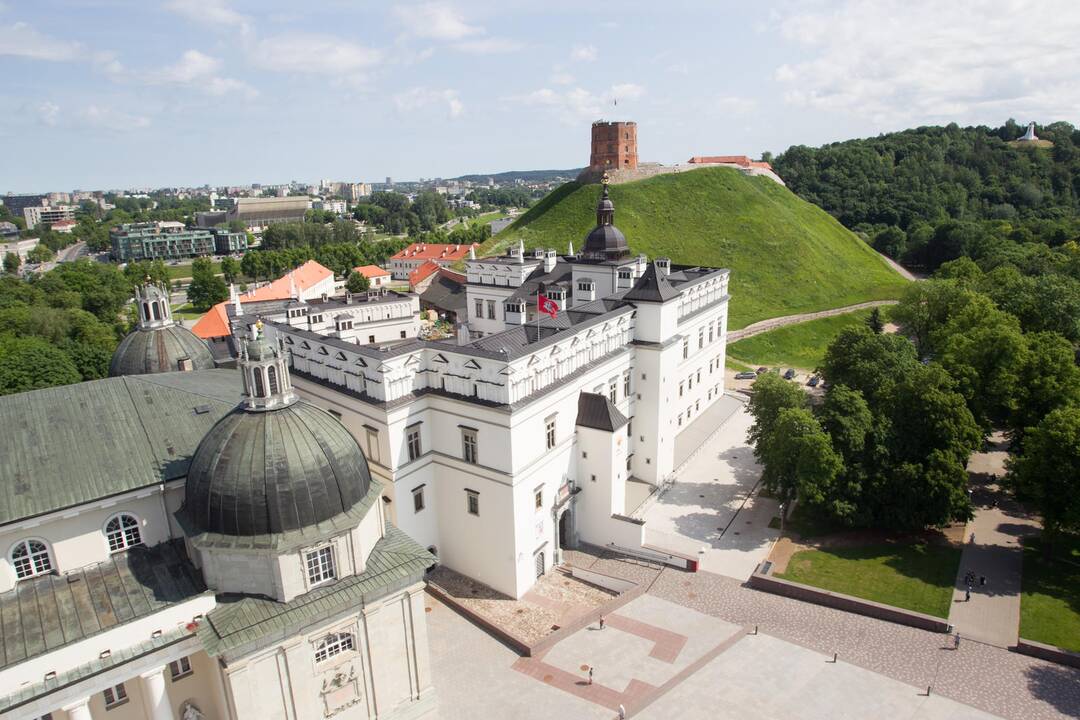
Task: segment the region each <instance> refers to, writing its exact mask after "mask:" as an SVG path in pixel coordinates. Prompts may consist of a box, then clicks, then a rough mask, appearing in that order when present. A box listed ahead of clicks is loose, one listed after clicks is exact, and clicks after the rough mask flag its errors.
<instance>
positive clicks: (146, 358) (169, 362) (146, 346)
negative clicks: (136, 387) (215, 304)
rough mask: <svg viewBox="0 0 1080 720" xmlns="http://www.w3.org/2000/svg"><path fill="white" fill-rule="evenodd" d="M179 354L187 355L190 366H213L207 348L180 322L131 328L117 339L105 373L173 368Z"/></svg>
mask: <svg viewBox="0 0 1080 720" xmlns="http://www.w3.org/2000/svg"><path fill="white" fill-rule="evenodd" d="M180 358H190V359H191V362H192V365H193V369H195V370H213V369H214V357H213V356H212V355H211V354H210V348H208V347H207V346H206V343H204V342H203V341H202V340H200V339H199V338H198V337H196V336H195V334H194V333H193V332H191V331H190V330H188V329H187V328H185V327H181V326H180V325H169V326H167V327H161V328H154V329H151V330H135V331H133V332H130V333H128V335H127V337H125V338H124V339H123V340H121V341H120V345H119V346H118V347H117V348H116V352H114V353H113V356H112V362H111V363H110V364H109V375H111V376H113V377H116V376H117V375H143V374H146V373H163V372H176V371H177V370H179V369H180V365H179V360H180Z"/></svg>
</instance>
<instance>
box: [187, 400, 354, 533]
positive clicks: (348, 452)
mask: <svg viewBox="0 0 1080 720" xmlns="http://www.w3.org/2000/svg"><path fill="white" fill-rule="evenodd" d="M370 486H371V473H370V471H369V470H368V464H367V460H366V459H365V458H364V454H363V453H362V452H361V451H360V446H359V445H357V443H356V440H355V439H354V438H353V436H352V435H351V434H349V431H348V430H346V429H345V426H343V425H342V424H341V423H340V422H338V420H337V419H335V418H334V417H333V416H332V415H330V414H329V413H327V412H326V411H324V410H321V409H319V408H317V407H315V406H313V405H310V404H308V403H306V402H295V403H293V404H291V405H288V406H286V407H282V408H278V409H275V410H270V411H268V412H247V411H245V410H244V409H243V408H237V409H236V410H234V411H233V412H232V413H230V414H229V415H226V416H225V417H223V418H222V419H221V420H220V421H219V422H218V423H217V424H216V425H215V426H214V427H213V428H212V429H211V430H210V432H209V433H207V434H206V437H204V438H203V440H202V442H201V443H200V444H199V447H198V449H197V450H196V451H195V456H194V457H193V458H192V460H191V465H190V467H189V468H188V477H187V484H186V487H185V502H184V512H185V514H186V515H187V517H188V518H189V520H190V521H191V522H192V523H193V524H194V525H195V526H196V527H197V528H198V529H199V530H200V531H205V532H213V533H222V534H224V535H234V536H236V535H239V536H249V535H266V534H271V533H283V532H287V531H290V530H298V529H301V528H305V527H309V526H312V525H315V524H317V523H320V522H323V521H324V520H328V519H330V518H332V517H334V516H335V515H339V514H341V513H343V512H346V511H348V510H350V509H351V508H352V507H353V505H355V504H356V503H358V502H360V501H361V500H362V499H363V498H364V496H365V495H367V492H368V488H369V487H370Z"/></svg>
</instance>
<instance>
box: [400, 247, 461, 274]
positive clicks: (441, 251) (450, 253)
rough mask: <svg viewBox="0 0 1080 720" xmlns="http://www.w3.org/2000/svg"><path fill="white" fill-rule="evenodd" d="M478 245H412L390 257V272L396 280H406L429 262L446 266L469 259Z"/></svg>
mask: <svg viewBox="0 0 1080 720" xmlns="http://www.w3.org/2000/svg"><path fill="white" fill-rule="evenodd" d="M477 247H479V244H477V243H473V244H471V245H460V244H450V243H413V244H411V245H409V247H407V248H405V249H404V250H402V251H401V252H399V253H397V254H396V255H393V256H391V257H390V272H391V273H392V274H393V276H394V278H395V279H397V280H408V279H409V275H410V274H412V272H413V271H414V270H416V269H417V268H418V267H420V266H421V265H423V264H424V263H425V262H428V261H429V260H430V261H431V262H434V263H436V264H438V265H442V266H446V265H450V264H451V263H454V262H457V261H459V260H464V259H465V258H467V257H469V252H470V251H471V250H474V249H475V248H477Z"/></svg>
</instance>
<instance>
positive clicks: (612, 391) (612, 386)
mask: <svg viewBox="0 0 1080 720" xmlns="http://www.w3.org/2000/svg"><path fill="white" fill-rule="evenodd" d="M618 390H619V383H618V381H617V380H611V381H609V382H608V398H609V399H610V400H611V402H615V400H616V399H617V398H618Z"/></svg>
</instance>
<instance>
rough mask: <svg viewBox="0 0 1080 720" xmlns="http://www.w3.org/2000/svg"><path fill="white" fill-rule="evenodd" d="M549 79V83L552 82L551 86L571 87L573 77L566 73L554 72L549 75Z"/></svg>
mask: <svg viewBox="0 0 1080 720" xmlns="http://www.w3.org/2000/svg"><path fill="white" fill-rule="evenodd" d="M550 79H551V82H552V84H553V85H573V84H574V76H573V75H571V74H570V73H568V72H563V71H561V70H556V71H555V72H553V73H551V78H550Z"/></svg>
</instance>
